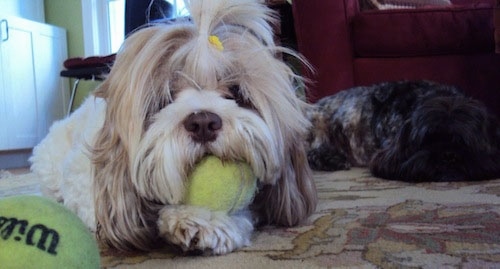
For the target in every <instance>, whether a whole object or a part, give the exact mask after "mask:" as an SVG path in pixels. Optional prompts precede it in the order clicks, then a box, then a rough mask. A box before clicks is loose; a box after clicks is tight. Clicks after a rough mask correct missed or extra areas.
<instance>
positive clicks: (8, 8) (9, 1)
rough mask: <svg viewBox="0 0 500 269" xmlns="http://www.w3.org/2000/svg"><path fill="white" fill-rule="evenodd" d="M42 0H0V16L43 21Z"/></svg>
mask: <svg viewBox="0 0 500 269" xmlns="http://www.w3.org/2000/svg"><path fill="white" fill-rule="evenodd" d="M44 14H45V12H44V9H43V0H0V17H3V16H7V15H10V16H16V17H21V18H25V19H28V20H32V21H37V22H45V15H44Z"/></svg>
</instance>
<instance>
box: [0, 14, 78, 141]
mask: <svg viewBox="0 0 500 269" xmlns="http://www.w3.org/2000/svg"><path fill="white" fill-rule="evenodd" d="M0 20H1V23H0V35H1V41H0V150H2V151H5V150H17V149H29V148H32V147H33V146H35V145H36V144H38V142H40V140H41V139H42V138H43V137H44V136H45V135H46V134H47V132H48V129H49V127H50V126H51V125H52V123H53V122H54V121H55V120H57V119H60V118H62V117H64V115H65V112H66V108H67V105H66V104H67V103H68V95H69V92H68V91H69V90H68V86H69V85H68V81H67V80H66V79H64V78H61V77H60V76H59V72H60V70H61V68H62V63H63V61H64V60H65V59H66V58H67V47H66V46H67V45H66V31H65V30H64V29H62V28H58V27H55V26H51V25H47V24H43V23H38V22H34V21H30V20H26V19H21V18H17V17H5V18H0Z"/></svg>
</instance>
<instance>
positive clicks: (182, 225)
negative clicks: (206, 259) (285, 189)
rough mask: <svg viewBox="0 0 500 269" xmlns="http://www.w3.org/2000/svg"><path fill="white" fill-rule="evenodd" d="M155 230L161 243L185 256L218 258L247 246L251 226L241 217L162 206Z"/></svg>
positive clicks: (199, 208)
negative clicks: (196, 254) (177, 247)
mask: <svg viewBox="0 0 500 269" xmlns="http://www.w3.org/2000/svg"><path fill="white" fill-rule="evenodd" d="M158 229H159V232H160V236H161V237H162V238H163V239H165V240H166V241H168V242H170V243H172V244H174V245H177V246H179V247H180V248H181V249H182V250H183V251H185V252H191V251H201V252H202V253H203V254H216V255H221V254H226V253H229V252H231V251H233V250H235V249H238V248H241V247H244V246H247V245H249V244H250V235H251V232H252V230H253V225H252V223H251V220H250V218H249V216H247V215H245V214H235V215H231V216H229V215H227V214H226V213H224V212H215V211H210V210H208V209H205V208H201V207H195V206H166V207H165V208H163V209H162V210H161V211H160V215H159V220H158Z"/></svg>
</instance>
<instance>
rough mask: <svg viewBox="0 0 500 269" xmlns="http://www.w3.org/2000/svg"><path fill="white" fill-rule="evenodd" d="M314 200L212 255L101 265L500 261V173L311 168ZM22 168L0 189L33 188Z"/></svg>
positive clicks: (124, 258) (170, 254) (494, 264)
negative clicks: (435, 174)
mask: <svg viewBox="0 0 500 269" xmlns="http://www.w3.org/2000/svg"><path fill="white" fill-rule="evenodd" d="M315 178H316V183H317V187H318V191H319V197H320V203H319V206H318V210H317V212H316V214H314V215H313V217H312V218H311V219H310V221H309V223H306V224H305V225H304V226H302V227H297V228H289V229H285V228H275V227H264V228H261V229H260V230H259V231H257V232H256V233H255V235H254V238H253V244H252V246H250V247H247V248H244V249H241V250H239V251H237V252H235V253H232V254H229V255H225V256H216V257H201V256H194V257H193V256H182V255H179V254H178V253H176V252H174V251H173V250H171V249H163V250H161V251H157V252H152V253H147V254H143V253H142V254H141V253H137V254H129V255H120V254H118V253H116V252H114V251H112V250H109V249H106V248H102V250H101V254H102V255H101V256H102V261H101V262H102V266H103V267H104V268H281V269H283V268H287V269H290V268H328V267H330V268H332V267H335V268H342V267H344V268H500V179H498V180H491V181H484V182H462V183H425V184H409V183H402V182H396V181H387V180H382V179H378V178H374V177H372V176H370V174H369V173H368V172H367V171H366V170H365V169H360V168H356V169H352V170H350V171H341V172H335V173H323V172H321V173H320V172H317V173H315ZM38 189H39V188H38V186H37V183H36V179H35V178H34V177H33V176H32V175H31V174H27V175H24V176H10V177H5V176H4V178H2V179H0V197H1V196H10V195H15V194H17V193H16V192H22V193H23V194H26V193H29V192H33V193H38Z"/></svg>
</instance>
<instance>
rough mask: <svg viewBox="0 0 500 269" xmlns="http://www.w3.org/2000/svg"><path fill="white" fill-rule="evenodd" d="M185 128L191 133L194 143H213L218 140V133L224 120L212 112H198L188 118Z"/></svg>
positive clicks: (185, 121)
mask: <svg viewBox="0 0 500 269" xmlns="http://www.w3.org/2000/svg"><path fill="white" fill-rule="evenodd" d="M184 128H185V129H186V130H187V131H188V132H189V133H191V136H192V138H193V139H194V141H196V142H200V143H206V142H211V141H214V140H215V139H216V138H217V133H218V131H219V130H220V129H221V128H222V119H221V118H220V117H219V116H218V115H217V114H215V113H212V112H207V111H203V112H197V113H193V114H191V115H189V116H187V117H186V119H185V120H184Z"/></svg>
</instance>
